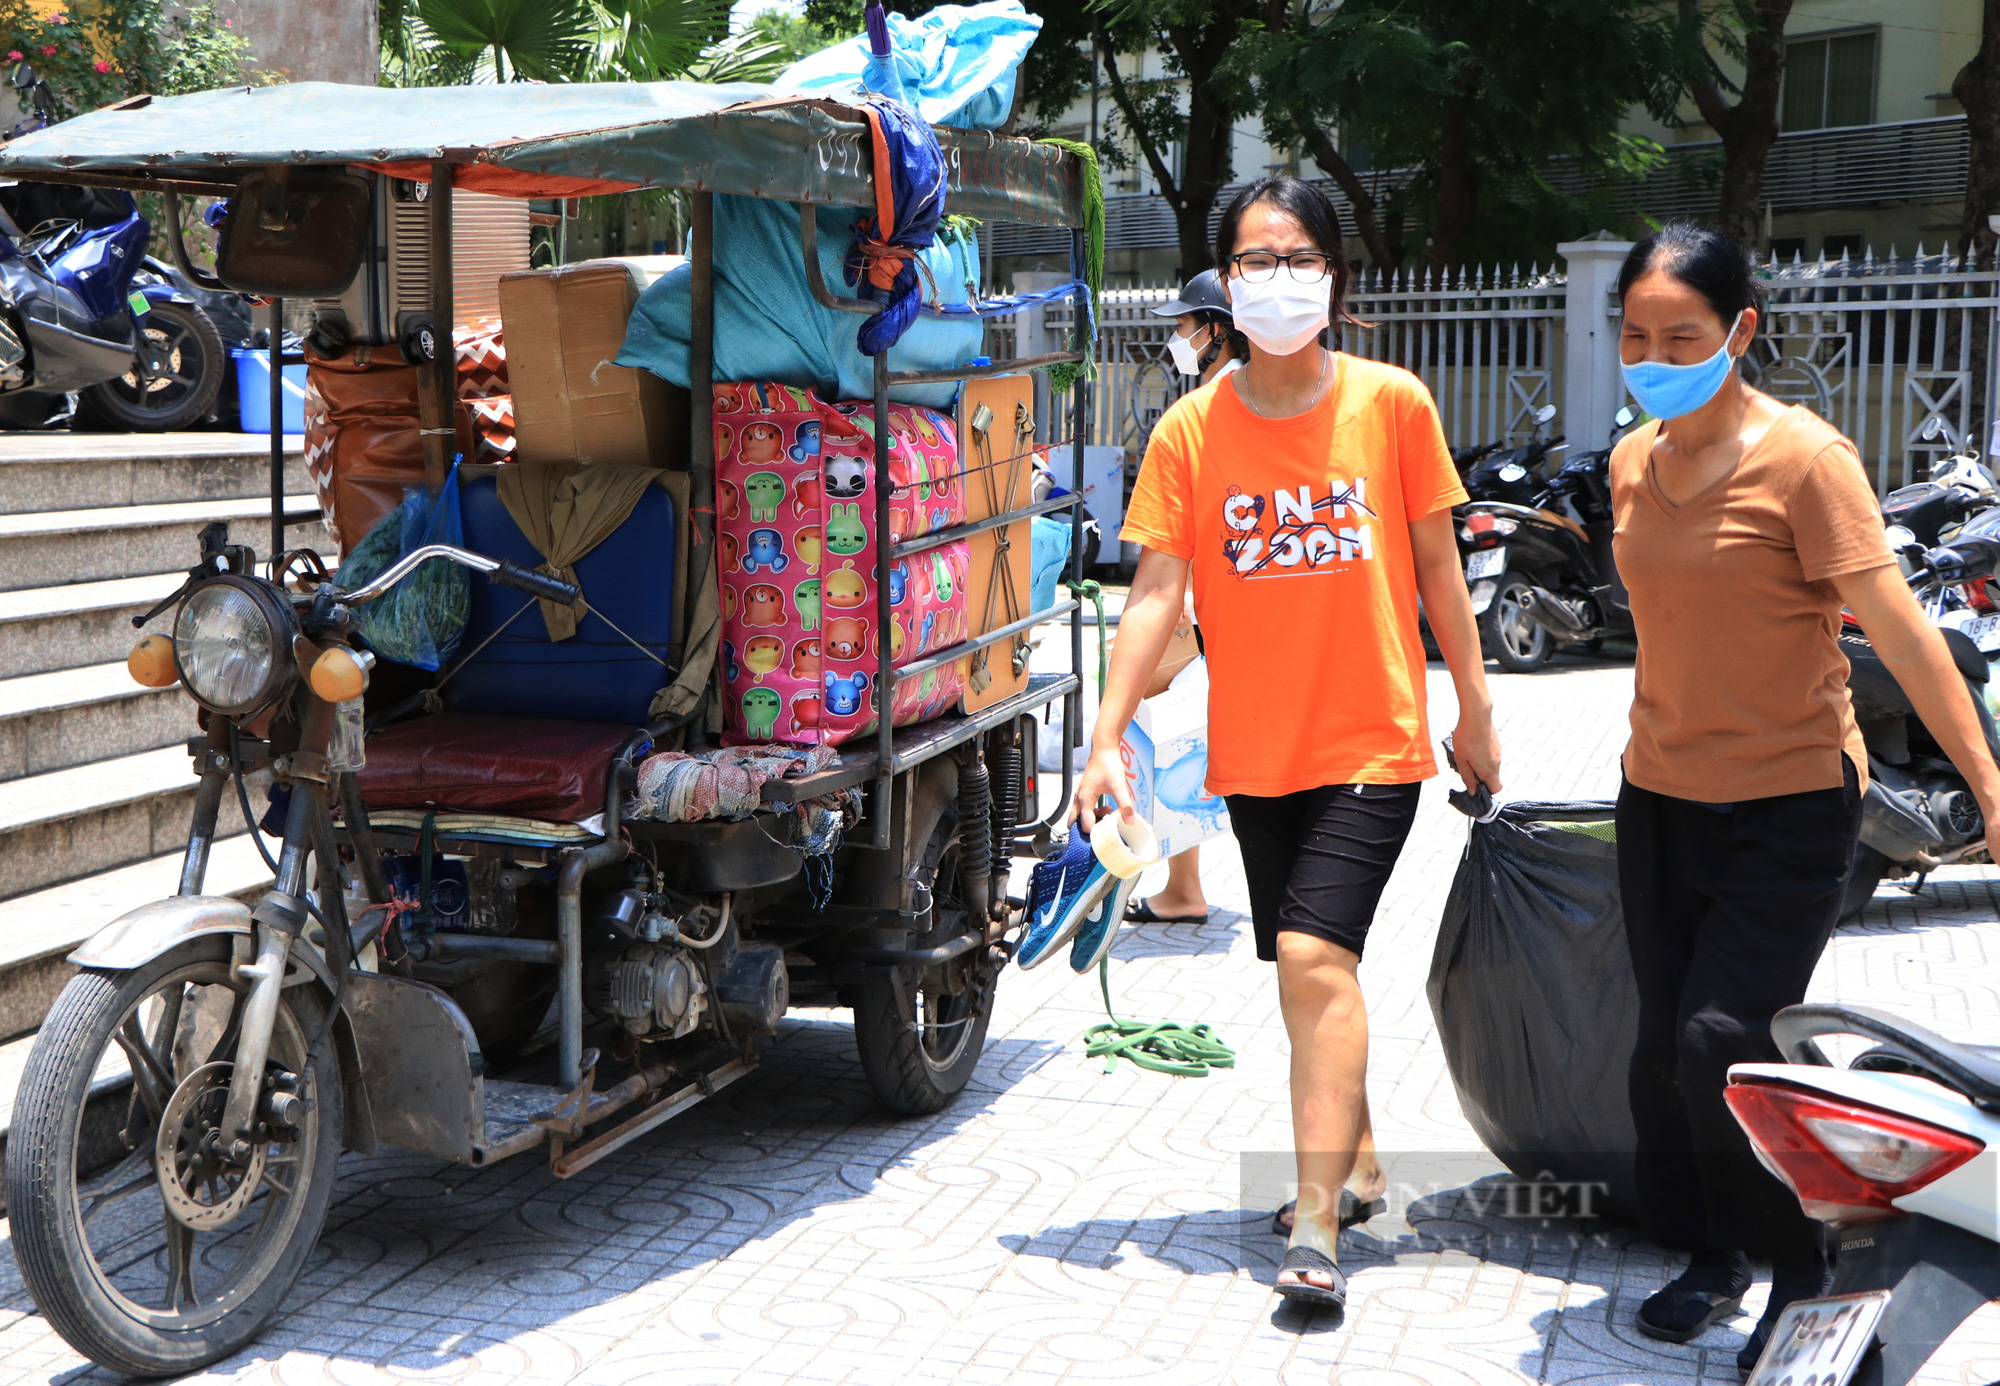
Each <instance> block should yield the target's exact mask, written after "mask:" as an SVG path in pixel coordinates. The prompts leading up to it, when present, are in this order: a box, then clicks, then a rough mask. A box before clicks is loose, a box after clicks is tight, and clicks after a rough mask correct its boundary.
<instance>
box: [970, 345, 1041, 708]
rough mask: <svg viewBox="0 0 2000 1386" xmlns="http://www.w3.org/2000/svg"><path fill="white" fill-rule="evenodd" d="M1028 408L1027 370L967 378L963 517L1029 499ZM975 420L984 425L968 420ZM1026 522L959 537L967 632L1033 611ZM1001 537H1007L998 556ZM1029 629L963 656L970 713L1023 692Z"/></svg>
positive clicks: (1031, 392)
mask: <svg viewBox="0 0 2000 1386" xmlns="http://www.w3.org/2000/svg"><path fill="white" fill-rule="evenodd" d="M989 413H990V417H989ZM1034 414H1035V381H1034V377H1033V376H1030V375H998V376H989V377H987V378H986V379H983V380H969V381H967V382H966V384H965V389H964V390H963V391H962V392H961V394H960V396H959V405H958V445H959V448H958V455H959V471H960V472H961V473H962V474H963V476H964V479H965V518H966V519H967V520H984V519H988V518H990V517H992V516H994V515H999V514H1004V513H1005V512H1007V511H1009V510H1019V509H1021V508H1022V507H1024V506H1026V505H1028V504H1030V503H1031V502H1032V500H1033V496H1032V494H1031V493H1032V490H1033V487H1034V481H1035V469H1034V456H1035V432H1034ZM981 422H984V423H985V425H986V427H985V428H983V429H982V428H976V427H974V425H975V424H978V423H981ZM1032 523H1033V522H1032V521H1029V520H1018V521H1016V522H1015V523H1013V524H1011V525H1003V526H1002V527H1001V528H999V529H989V530H986V531H984V532H983V533H980V534H975V535H973V536H972V537H971V538H970V539H969V540H967V541H966V542H967V544H968V545H969V547H970V549H971V554H972V576H971V578H970V580H969V581H968V582H967V584H966V595H967V598H968V600H967V602H966V608H965V611H966V617H967V619H968V620H969V621H970V622H971V633H972V634H973V635H984V634H986V632H988V631H989V630H997V629H998V628H999V627H1001V626H1004V625H1009V624H1011V623H1012V622H1013V621H1015V620H1016V619H1018V618H1019V617H1021V616H1026V615H1028V614H1029V613H1030V612H1032V611H1033V610H1034V606H1033V601H1032V592H1031V590H1030V589H1031V588H1032V586H1033V577H1034V573H1033V566H1034V565H1033V561H1032V560H1033V549H1034V541H1033V538H1032V534H1031V525H1032ZM1002 536H1004V537H1005V539H1006V544H1007V551H1006V557H1005V559H1004V560H1002V559H1001V557H1000V542H1001V539H1002ZM996 588H998V589H999V590H996ZM1009 589H1011V593H1012V595H1011V599H1010V596H1009ZM1028 634H1029V633H1028V632H1026V631H1023V632H1022V633H1021V634H1020V635H1019V636H1017V637H1015V638H1014V639H1012V640H1007V641H1003V642H1001V643H1000V644H998V645H988V646H987V647H986V648H985V649H984V650H982V651H980V652H979V653H978V654H974V655H972V656H970V657H969V658H968V659H967V661H966V664H967V669H966V685H965V698H964V700H963V702H962V703H961V707H962V708H963V709H964V711H966V712H977V711H979V710H980V709H981V708H987V707H991V706H992V705H993V704H995V703H998V702H1002V701H1004V700H1005V699H1008V698H1011V697H1013V696H1014V695H1015V694H1017V693H1022V692H1025V691H1027V687H1028V649H1029V646H1028Z"/></svg>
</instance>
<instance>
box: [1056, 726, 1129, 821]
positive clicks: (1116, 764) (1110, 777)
mask: <svg viewBox="0 0 2000 1386" xmlns="http://www.w3.org/2000/svg"><path fill="white" fill-rule="evenodd" d="M1102 799H1112V800H1115V801H1116V802H1117V804H1118V811H1119V812H1120V813H1121V814H1123V815H1124V817H1125V821H1126V822H1127V823H1133V822H1137V821H1138V818H1139V810H1138V808H1137V806H1135V805H1134V804H1133V802H1132V790H1131V787H1130V786H1129V785H1127V784H1126V782H1125V762H1124V761H1123V760H1121V759H1120V758H1119V755H1118V748H1117V747H1116V746H1112V747H1107V748H1103V749H1097V750H1093V751H1091V753H1090V760H1089V761H1088V762H1087V763H1086V764H1085V765H1084V767H1083V773H1082V774H1081V775H1079V776H1078V777H1077V781H1076V794H1075V796H1074V797H1073V798H1071V800H1070V805H1069V821H1070V822H1072V823H1075V822H1079V821H1080V822H1081V823H1082V824H1083V830H1084V832H1086V833H1088V832H1089V831H1090V830H1091V829H1092V828H1094V827H1096V826H1097V805H1098V802H1099V801H1100V800H1102Z"/></svg>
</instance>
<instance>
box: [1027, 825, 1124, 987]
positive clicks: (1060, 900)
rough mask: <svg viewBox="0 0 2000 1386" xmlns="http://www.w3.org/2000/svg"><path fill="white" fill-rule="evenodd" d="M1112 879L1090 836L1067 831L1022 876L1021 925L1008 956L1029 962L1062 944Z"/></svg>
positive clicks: (1041, 958)
mask: <svg viewBox="0 0 2000 1386" xmlns="http://www.w3.org/2000/svg"><path fill="white" fill-rule="evenodd" d="M1118 883H1119V881H1118V878H1117V877H1116V876H1114V875H1112V874H1111V873H1110V872H1109V871H1106V870H1105V869H1104V866H1103V864H1102V863H1100V862H1099V861H1098V860H1097V853H1095V852H1093V851H1091V850H1090V839H1089V838H1088V837H1086V836H1085V835H1084V834H1082V833H1071V834H1070V835H1069V839H1068V841H1067V842H1065V843H1064V844H1063V847H1062V850H1061V851H1059V852H1057V853H1056V854H1055V855H1054V856H1052V857H1050V858H1049V859H1048V860H1046V861H1044V862H1043V863H1042V864H1041V865H1039V866H1037V867H1036V868H1035V869H1034V870H1033V871H1032V872H1030V873H1029V875H1028V908H1027V911H1026V915H1027V925H1026V927H1025V928H1023V929H1022V930H1021V943H1020V946H1019V947H1018V948H1017V949H1015V951H1014V961H1015V962H1018V963H1019V964H1021V966H1022V967H1034V966H1035V965H1036V964H1038V963H1041V962H1043V961H1045V960H1046V959H1047V958H1048V956H1049V954H1051V953H1053V952H1055V950H1056V949H1058V948H1060V947H1062V945H1063V944H1065V943H1068V942H1069V940H1070V937H1071V935H1073V934H1075V933H1076V931H1077V930H1078V929H1080V928H1082V927H1083V921H1084V920H1085V918H1087V917H1088V916H1089V914H1090V912H1091V910H1092V909H1093V908H1095V907H1096V905H1097V904H1098V902H1099V901H1101V900H1102V899H1103V898H1104V897H1105V895H1106V894H1107V893H1108V892H1109V891H1110V890H1111V887H1112V886H1114V885H1116V884H1118Z"/></svg>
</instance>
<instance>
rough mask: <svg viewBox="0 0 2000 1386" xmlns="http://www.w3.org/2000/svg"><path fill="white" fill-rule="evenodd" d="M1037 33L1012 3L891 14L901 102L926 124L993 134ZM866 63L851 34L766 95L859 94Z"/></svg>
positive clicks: (1038, 23) (1031, 19)
mask: <svg viewBox="0 0 2000 1386" xmlns="http://www.w3.org/2000/svg"><path fill="white" fill-rule="evenodd" d="M1041 31H1042V20H1041V16H1039V15H1032V14H1029V13H1028V12H1027V10H1025V9H1023V8H1022V6H1021V4H1020V0H987V3H985V4H979V5H939V6H938V7H937V8H936V9H934V10H931V11H930V12H929V13H927V14H924V15H921V16H919V17H918V18H916V19H905V18H904V17H903V16H902V15H900V14H892V15H890V16H889V38H890V41H891V42H892V43H893V44H894V45H895V53H894V58H893V61H894V62H895V65H896V75H897V77H898V78H899V79H900V80H901V82H902V87H903V92H902V95H903V99H904V100H906V101H908V102H909V103H910V104H911V105H913V106H915V107H916V109H917V113H918V114H919V115H921V116H922V117H923V118H924V119H925V120H927V121H929V122H930V123H931V124H933V125H950V126H954V127H957V128H959V129H965V130H998V129H999V128H1000V127H1001V126H1003V125H1005V124H1006V123H1007V117H1008V115H1009V114H1011V113H1012V111H1013V109H1014V80H1015V74H1016V72H1017V70H1018V69H1019V67H1020V65H1021V59H1022V58H1024V57H1026V56H1027V53H1028V49H1029V48H1031V47H1033V46H1034V42H1035V35H1037V34H1039V33H1040V32H1041ZM868 62H869V52H868V38H867V35H865V34H859V35H856V36H855V37H854V38H851V39H849V40H847V41H846V42H845V43H836V44H835V45H833V47H831V48H823V49H821V50H820V51H819V52H817V53H814V54H813V55H812V56H811V57H809V58H802V59H801V60H799V61H798V62H796V63H794V64H792V65H791V66H790V67H788V68H786V69H785V71H784V72H782V73H780V74H779V76H778V80H777V81H776V82H775V83H773V84H772V90H773V91H775V92H777V93H780V94H783V95H798V96H830V97H836V98H839V97H850V96H852V95H853V94H854V93H856V92H858V91H860V90H861V89H862V85H863V83H862V75H863V73H864V72H865V71H866V69H867V66H868ZM870 89H871V90H876V91H880V90H882V89H883V88H882V86H880V85H878V86H875V87H872V88H870Z"/></svg>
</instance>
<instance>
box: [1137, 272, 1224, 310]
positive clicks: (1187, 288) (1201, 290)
mask: <svg viewBox="0 0 2000 1386" xmlns="http://www.w3.org/2000/svg"><path fill="white" fill-rule="evenodd" d="M1183 313H1220V314H1222V315H1223V316H1224V317H1225V318H1227V317H1232V316H1233V315H1232V314H1231V313H1230V311H1229V298H1228V296H1227V295H1226V294H1224V293H1223V291H1222V276H1221V275H1219V274H1217V273H1216V272H1215V271H1214V270H1212V269H1211V270H1203V271H1202V272H1201V273H1200V274H1197V275H1196V276H1195V277H1194V278H1192V279H1190V280H1188V282H1187V283H1185V284H1183V285H1181V295H1180V297H1179V298H1177V299H1175V300H1174V301H1173V302H1172V303H1162V304H1161V305H1160V306H1159V307H1157V308H1155V309H1153V315H1154V316H1155V317H1161V318H1177V317H1179V316H1181V314H1183Z"/></svg>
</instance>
